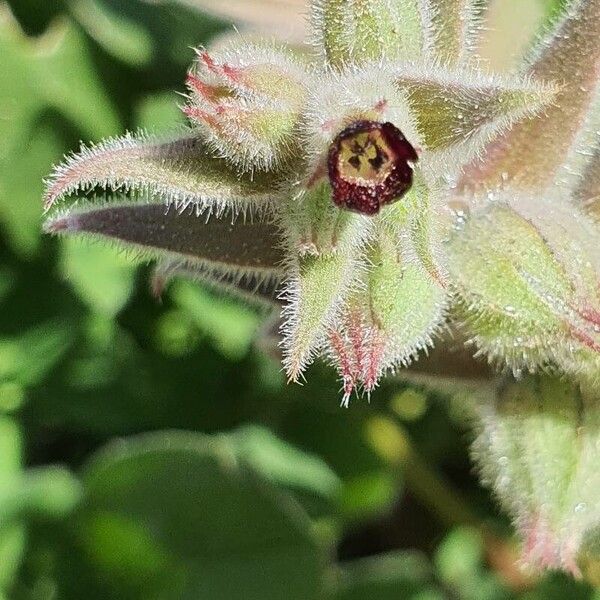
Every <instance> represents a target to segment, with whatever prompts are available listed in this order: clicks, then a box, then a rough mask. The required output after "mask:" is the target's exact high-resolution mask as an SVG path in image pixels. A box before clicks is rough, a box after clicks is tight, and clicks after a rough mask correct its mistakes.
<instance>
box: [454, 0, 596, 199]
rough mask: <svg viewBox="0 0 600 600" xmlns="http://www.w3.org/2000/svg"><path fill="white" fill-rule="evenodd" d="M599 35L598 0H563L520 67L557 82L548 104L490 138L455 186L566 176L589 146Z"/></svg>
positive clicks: (532, 185) (542, 182) (543, 182)
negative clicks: (561, 7) (554, 20)
mask: <svg viewBox="0 0 600 600" xmlns="http://www.w3.org/2000/svg"><path fill="white" fill-rule="evenodd" d="M599 37H600V0H578V1H575V2H573V3H572V4H571V5H569V7H568V8H567V9H566V10H565V13H564V16H563V18H562V19H561V20H560V21H559V22H558V23H557V25H556V27H555V29H554V31H552V32H551V33H550V34H548V36H547V37H546V38H544V39H542V40H541V42H540V43H539V45H538V47H537V48H536V49H535V51H534V53H533V54H532V56H531V57H530V59H529V66H528V67H527V68H526V69H525V75H526V76H530V77H533V78H535V79H536V80H541V81H554V82H556V83H557V84H558V85H559V86H560V88H559V91H558V93H557V94H556V97H555V98H554V102H553V104H552V106H549V107H547V108H546V109H545V110H543V111H542V112H539V113H538V114H537V115H536V116H534V117H531V116H530V115H524V118H522V119H520V120H519V121H517V122H516V123H514V124H513V125H512V126H511V127H510V128H509V129H508V130H507V131H506V132H504V134H503V135H501V136H499V137H498V138H497V139H494V140H492V141H490V142H489V143H488V145H487V147H486V148H485V150H484V151H483V152H482V154H481V155H480V156H478V157H477V158H476V159H475V160H473V161H472V163H471V164H470V165H468V167H467V168H466V169H465V171H464V175H463V177H462V179H461V181H460V185H459V189H461V190H463V191H467V192H468V191H478V190H486V189H490V188H494V187H495V186H496V185H499V184H501V183H502V182H512V184H513V185H515V186H518V187H520V188H522V189H531V190H536V189H540V188H542V189H543V188H544V187H546V186H548V185H549V184H550V183H551V182H552V181H554V180H555V179H556V178H557V177H558V178H565V179H566V180H569V179H571V178H572V176H573V171H576V170H578V169H579V168H580V166H581V164H580V163H581V162H582V160H581V159H582V156H584V155H585V153H586V151H587V152H589V148H585V142H586V140H589V132H587V131H586V128H587V126H588V125H589V112H590V109H591V108H592V105H593V101H594V98H595V97H596V94H597V91H598V81H599V76H600V45H599V44H597V43H595V40H597V39H598V38H599ZM582 142H583V143H584V145H583V147H582ZM582 150H583V151H584V154H583V155H582V153H581V151H582ZM583 162H585V161H583ZM565 165H566V166H567V168H563V167H564V166H565ZM561 168H563V169H562V171H561ZM569 171H570V172H569Z"/></svg>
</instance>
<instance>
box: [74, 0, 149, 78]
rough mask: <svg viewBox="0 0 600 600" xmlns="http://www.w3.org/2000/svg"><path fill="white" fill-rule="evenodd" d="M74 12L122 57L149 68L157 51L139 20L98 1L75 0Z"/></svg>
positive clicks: (93, 34)
mask: <svg viewBox="0 0 600 600" xmlns="http://www.w3.org/2000/svg"><path fill="white" fill-rule="evenodd" d="M69 9H70V11H71V14H72V15H73V16H74V17H75V18H76V19H77V21H78V22H79V24H80V25H81V26H82V27H83V28H84V29H85V30H86V31H87V33H88V34H89V35H90V36H91V37H92V38H93V39H94V40H95V41H96V42H97V43H98V44H100V45H101V46H102V47H103V48H104V49H105V50H107V51H108V52H109V53H110V54H112V55H113V56H114V57H115V58H117V59H118V60H121V61H123V62H127V63H129V64H131V65H133V66H135V67H138V68H140V67H147V66H148V65H149V63H150V62H151V60H152V55H153V53H154V45H153V40H152V37H151V35H150V34H149V32H148V31H147V30H146V29H145V28H144V27H143V26H142V25H140V24H139V23H136V22H135V21H133V20H131V19H128V18H127V17H126V16H124V15H123V14H119V13H117V12H114V11H112V10H111V7H110V3H104V2H100V1H98V0H71V2H69Z"/></svg>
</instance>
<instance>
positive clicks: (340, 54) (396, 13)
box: [311, 0, 424, 69]
mask: <svg viewBox="0 0 600 600" xmlns="http://www.w3.org/2000/svg"><path fill="white" fill-rule="evenodd" d="M311 21H312V29H313V32H314V33H313V35H314V37H315V38H316V43H317V46H318V48H319V50H320V51H321V53H322V54H323V58H325V59H326V60H327V61H328V62H329V64H330V65H331V66H333V67H335V68H338V69H343V67H345V66H347V65H352V64H359V63H363V62H369V61H377V60H380V59H381V58H383V57H386V58H391V59H396V58H397V59H401V60H413V59H415V58H418V57H419V56H420V54H421V51H422V49H423V45H424V39H423V31H422V26H421V14H420V10H419V2H418V0H397V1H394V2H389V1H388V0H366V1H365V0H315V1H313V2H312V9H311Z"/></svg>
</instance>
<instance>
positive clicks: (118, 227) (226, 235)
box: [45, 203, 283, 281]
mask: <svg viewBox="0 0 600 600" xmlns="http://www.w3.org/2000/svg"><path fill="white" fill-rule="evenodd" d="M45 229H46V231H48V232H50V233H56V234H59V235H82V236H88V237H94V238H99V239H104V240H107V241H112V242H115V243H116V244H117V245H120V246H122V247H124V248H126V249H131V250H133V252H134V253H135V254H137V255H139V256H140V257H142V258H160V259H163V260H164V259H168V260H170V261H175V262H176V263H177V264H179V265H185V267H186V268H188V269H191V270H199V271H202V272H206V273H207V274H211V275H212V276H213V277H215V276H223V277H230V278H232V280H233V281H236V280H238V279H240V278H243V277H252V278H256V279H257V280H259V281H260V280H268V279H270V278H271V277H273V274H274V273H279V272H280V268H281V263H282V261H283V253H282V251H281V248H280V247H279V230H278V229H277V228H276V227H275V226H274V225H272V224H270V223H268V222H264V221H256V220H251V219H243V218H238V219H236V220H232V219H231V218H217V217H215V216H213V217H210V218H208V219H204V218H201V217H198V216H196V215H194V214H193V213H189V212H188V213H180V212H177V211H175V210H174V209H168V208H165V206H164V205H162V204H157V203H154V204H116V203H113V204H107V205H104V206H96V207H89V208H87V210H81V209H78V210H69V211H66V212H65V213H63V214H62V215H58V216H55V217H53V218H50V219H49V220H48V221H47V222H46V224H45Z"/></svg>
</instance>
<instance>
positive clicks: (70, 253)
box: [61, 238, 135, 317]
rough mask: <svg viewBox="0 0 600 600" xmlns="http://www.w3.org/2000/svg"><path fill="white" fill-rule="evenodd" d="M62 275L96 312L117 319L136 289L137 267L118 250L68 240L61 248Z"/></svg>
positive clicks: (76, 240)
mask: <svg viewBox="0 0 600 600" xmlns="http://www.w3.org/2000/svg"><path fill="white" fill-rule="evenodd" d="M61 273H62V276H63V277H64V278H65V280H67V281H68V282H69V284H70V285H71V286H72V287H73V289H74V290H75V291H76V292H77V294H78V295H79V297H80V298H81V299H82V300H83V301H84V302H85V303H86V304H87V305H88V306H89V307H90V308H91V309H92V310H93V311H95V312H98V313H101V314H103V315H106V316H108V317H114V316H115V315H116V314H117V313H118V312H119V311H120V310H121V309H122V308H123V307H124V306H125V304H127V302H128V300H129V298H130V297H131V294H132V293H133V289H134V275H135V266H134V265H133V264H132V262H131V261H130V260H128V259H127V258H126V257H125V256H123V254H122V253H120V252H119V251H118V250H116V249H115V248H109V247H106V246H103V245H101V244H97V243H90V242H86V241H83V242H82V241H81V240H79V239H75V238H66V239H64V240H63V244H62V245H61Z"/></svg>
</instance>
